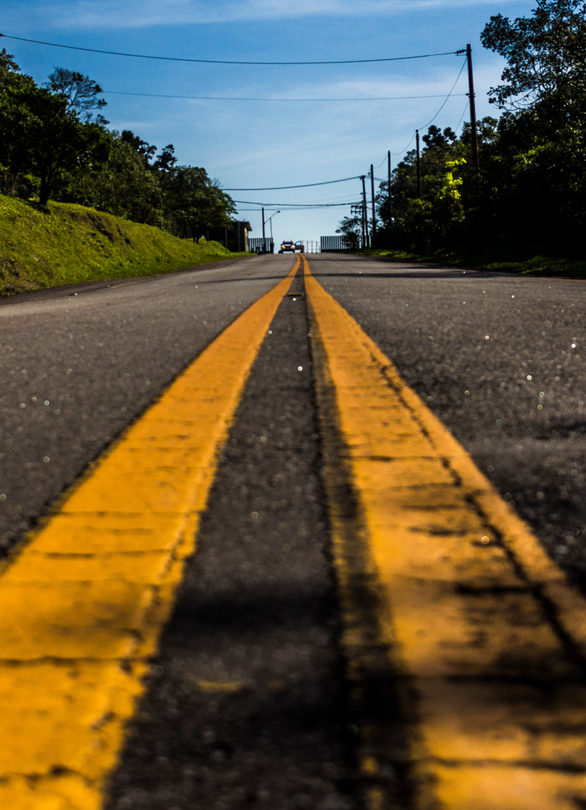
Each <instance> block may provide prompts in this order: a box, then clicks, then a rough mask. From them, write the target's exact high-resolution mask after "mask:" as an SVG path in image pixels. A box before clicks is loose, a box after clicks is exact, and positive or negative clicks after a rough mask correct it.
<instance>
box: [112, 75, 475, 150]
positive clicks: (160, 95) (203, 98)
mask: <svg viewBox="0 0 586 810" xmlns="http://www.w3.org/2000/svg"><path fill="white" fill-rule="evenodd" d="M102 94H104V95H110V96H138V97H140V98H170V99H181V100H184V101H285V102H290V101H344V102H345V101H411V100H414V99H426V98H445V94H444V93H435V94H434V95H429V96H368V97H364V96H363V97H362V98H307V97H306V98H289V97H286V98H275V97H272V98H248V97H244V96H174V95H170V94H167V93H132V92H126V91H124V90H102ZM458 95H461V96H465V95H466V93H459V94H458ZM385 160H386V157H385ZM383 162H384V161H383ZM381 166H382V163H381Z"/></svg>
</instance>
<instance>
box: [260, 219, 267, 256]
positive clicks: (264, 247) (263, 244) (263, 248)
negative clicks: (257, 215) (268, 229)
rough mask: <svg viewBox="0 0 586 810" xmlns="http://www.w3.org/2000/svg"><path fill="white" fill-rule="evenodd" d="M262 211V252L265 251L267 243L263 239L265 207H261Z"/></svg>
mask: <svg viewBox="0 0 586 810" xmlns="http://www.w3.org/2000/svg"><path fill="white" fill-rule="evenodd" d="M261 211H262V252H263V253H266V252H267V243H266V239H265V209H264V208H261Z"/></svg>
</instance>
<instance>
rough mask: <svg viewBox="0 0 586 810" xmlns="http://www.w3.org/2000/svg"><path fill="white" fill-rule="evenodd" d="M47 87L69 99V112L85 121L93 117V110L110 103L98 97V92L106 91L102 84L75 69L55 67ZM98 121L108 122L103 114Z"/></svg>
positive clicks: (101, 122)
mask: <svg viewBox="0 0 586 810" xmlns="http://www.w3.org/2000/svg"><path fill="white" fill-rule="evenodd" d="M46 87H48V88H49V89H50V90H51V91H52V92H53V93H56V94H57V95H59V96H62V97H63V98H64V99H65V100H66V101H67V107H66V112H67V113H71V112H74V113H76V115H78V116H80V117H82V118H83V120H85V121H90V120H91V119H92V117H93V112H92V111H93V110H101V109H103V108H104V107H105V106H106V105H107V103H108V102H107V101H105V99H103V98H98V94H99V93H103V92H104V91H103V90H102V88H101V87H100V85H99V84H98V83H97V82H95V81H94V80H93V79H90V77H89V76H84V75H83V74H82V73H78V72H77V71H75V70H68V69H67V68H55V70H54V71H53V73H51V75H50V76H49V81H48V82H47V84H46ZM97 121H98V123H100V124H102V125H105V124H107V123H108V122H107V121H106V120H105V119H104V118H103V117H102V116H101V115H99V116H98V118H97Z"/></svg>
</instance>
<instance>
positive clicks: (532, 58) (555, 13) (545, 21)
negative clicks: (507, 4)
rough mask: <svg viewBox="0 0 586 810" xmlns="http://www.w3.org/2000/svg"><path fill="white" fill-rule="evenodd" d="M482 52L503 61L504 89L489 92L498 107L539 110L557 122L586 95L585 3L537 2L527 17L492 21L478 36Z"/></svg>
mask: <svg viewBox="0 0 586 810" xmlns="http://www.w3.org/2000/svg"><path fill="white" fill-rule="evenodd" d="M481 40H482V44H483V45H484V47H485V48H489V49H490V50H493V51H496V52H497V53H499V54H500V55H501V56H503V57H504V58H505V59H506V60H507V66H506V68H505V70H504V71H503V74H502V77H501V78H502V79H503V82H504V84H502V85H500V86H499V87H496V88H493V89H492V90H491V91H490V94H491V96H492V99H491V100H494V101H495V102H496V103H497V104H498V105H499V107H503V108H509V109H516V108H519V107H526V106H529V105H531V106H537V108H538V109H539V110H540V112H542V113H543V114H544V117H546V118H547V117H552V116H553V117H555V118H557V119H558V122H557V123H560V121H561V119H563V118H567V116H568V115H571V114H572V111H575V109H576V108H577V109H578V110H580V111H581V112H584V109H585V107H584V104H585V92H586V0H538V1H537V7H536V8H535V9H534V11H533V16H532V17H530V18H525V17H521V18H519V19H516V20H514V21H513V22H511V21H510V20H509V19H508V18H506V17H503V16H502V15H501V14H498V15H496V16H495V17H491V18H490V22H488V23H487V25H486V26H485V28H484V30H483V32H482V34H481Z"/></svg>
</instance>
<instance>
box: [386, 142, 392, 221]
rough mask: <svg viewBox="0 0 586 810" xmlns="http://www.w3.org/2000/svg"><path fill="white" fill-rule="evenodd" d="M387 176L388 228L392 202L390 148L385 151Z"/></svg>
mask: <svg viewBox="0 0 586 810" xmlns="http://www.w3.org/2000/svg"><path fill="white" fill-rule="evenodd" d="M387 162H388V166H387V176H388V186H387V188H388V191H389V228H390V227H391V220H392V218H393V203H392V201H391V150H390V149H389V151H388V152H387Z"/></svg>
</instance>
